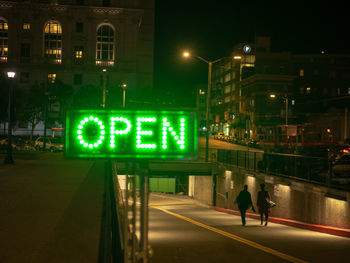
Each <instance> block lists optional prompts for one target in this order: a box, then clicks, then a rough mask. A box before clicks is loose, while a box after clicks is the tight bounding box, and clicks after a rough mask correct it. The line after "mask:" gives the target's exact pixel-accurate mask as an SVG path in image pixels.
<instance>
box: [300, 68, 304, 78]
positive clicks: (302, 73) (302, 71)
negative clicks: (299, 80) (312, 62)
mask: <svg viewBox="0 0 350 263" xmlns="http://www.w3.org/2000/svg"><path fill="white" fill-rule="evenodd" d="M299 76H300V77H304V70H303V69H300V70H299Z"/></svg>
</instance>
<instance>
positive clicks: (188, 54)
mask: <svg viewBox="0 0 350 263" xmlns="http://www.w3.org/2000/svg"><path fill="white" fill-rule="evenodd" d="M182 56H183V57H184V58H190V57H191V56H192V55H191V53H190V52H189V51H184V52H183V53H182ZM193 57H195V58H197V59H199V60H201V61H203V62H205V63H207V64H208V66H209V67H208V90H207V103H206V113H205V118H206V127H207V130H206V139H205V161H206V162H208V155H209V116H210V93H211V72H212V67H213V64H215V63H217V62H219V61H221V60H223V59H225V58H226V57H223V58H219V59H217V60H213V61H209V60H206V59H205V58H202V57H200V56H193Z"/></svg>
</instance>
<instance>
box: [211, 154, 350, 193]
mask: <svg viewBox="0 0 350 263" xmlns="http://www.w3.org/2000/svg"><path fill="white" fill-rule="evenodd" d="M217 160H218V162H221V163H224V164H226V165H233V166H236V167H239V168H244V169H246V170H248V171H251V172H255V173H256V172H259V173H265V174H270V175H277V176H282V177H289V178H296V179H300V180H304V181H310V182H317V183H320V184H325V185H334V186H339V187H341V188H344V187H346V188H350V185H349V182H345V183H344V182H338V181H337V180H336V179H337V178H334V177H333V176H332V165H331V163H330V162H329V161H328V159H327V158H321V157H310V156H303V155H295V154H280V153H264V152H252V151H241V150H222V149H218V154H217Z"/></svg>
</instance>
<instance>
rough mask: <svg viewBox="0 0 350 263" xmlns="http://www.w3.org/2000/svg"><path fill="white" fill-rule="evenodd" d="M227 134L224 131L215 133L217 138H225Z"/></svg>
mask: <svg viewBox="0 0 350 263" xmlns="http://www.w3.org/2000/svg"><path fill="white" fill-rule="evenodd" d="M224 136H225V134H224V133H223V132H218V133H217V134H215V135H214V139H215V140H222V139H223V138H224Z"/></svg>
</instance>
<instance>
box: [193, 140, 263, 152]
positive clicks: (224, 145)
mask: <svg viewBox="0 0 350 263" xmlns="http://www.w3.org/2000/svg"><path fill="white" fill-rule="evenodd" d="M199 141H200V146H201V147H202V148H204V147H205V138H200V140H199ZM209 148H210V149H224V150H240V151H252V152H263V150H259V149H255V148H252V147H248V146H244V145H238V144H233V143H228V142H224V141H219V140H214V139H209Z"/></svg>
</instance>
